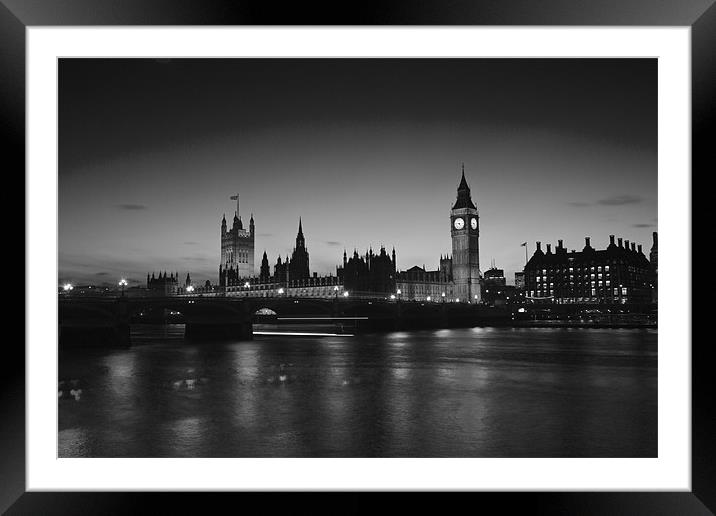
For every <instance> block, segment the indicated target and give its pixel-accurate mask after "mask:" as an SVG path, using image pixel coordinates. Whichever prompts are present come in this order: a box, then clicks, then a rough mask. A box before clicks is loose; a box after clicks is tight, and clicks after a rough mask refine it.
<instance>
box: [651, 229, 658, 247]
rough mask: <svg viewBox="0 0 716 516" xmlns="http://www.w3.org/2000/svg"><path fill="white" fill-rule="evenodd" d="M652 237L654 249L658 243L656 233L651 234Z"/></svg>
mask: <svg viewBox="0 0 716 516" xmlns="http://www.w3.org/2000/svg"><path fill="white" fill-rule="evenodd" d="M652 236H653V237H654V247H656V245H657V244H658V243H659V241H658V239H657V233H656V231H654V232H653V233H652Z"/></svg>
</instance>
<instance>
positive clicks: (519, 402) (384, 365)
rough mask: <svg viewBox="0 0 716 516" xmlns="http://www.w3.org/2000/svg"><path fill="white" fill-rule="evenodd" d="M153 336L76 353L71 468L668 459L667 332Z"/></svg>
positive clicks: (63, 399) (65, 376) (67, 418)
mask: <svg viewBox="0 0 716 516" xmlns="http://www.w3.org/2000/svg"><path fill="white" fill-rule="evenodd" d="M146 331H147V333H146V338H145V339H144V340H142V339H143V337H144V334H142V333H141V332H139V333H137V332H135V334H134V338H135V342H137V345H135V346H134V347H133V348H132V349H130V350H120V351H116V350H115V351H96V350H94V351H91V352H81V351H79V350H77V351H75V352H72V353H62V354H61V355H60V379H61V381H64V382H66V383H65V384H63V385H59V386H58V392H59V391H61V390H62V391H67V392H68V393H69V391H70V389H74V390H75V391H77V390H78V389H82V393H81V395H80V397H79V399H75V397H74V396H69V395H67V396H60V395H59V394H58V403H59V416H60V418H59V450H58V452H59V454H60V456H97V457H105V456H106V457H109V456H135V457H141V456H148V457H153V456H182V457H186V456H196V457H221V456H226V457H242V456H257V457H264V456H279V457H302V456H304V457H305V456H308V457H310V456H317V457H322V456H341V457H370V456H385V457H395V456H419V457H430V456H454V457H460V456H484V457H491V456H498V457H499V456H507V457H514V456H520V457H522V456H655V455H656V443H657V439H656V402H657V396H656V380H657V374H656V372H657V368H656V366H657V353H656V351H657V345H656V343H657V334H656V332H655V331H618V330H617V331H615V330H586V329H585V330H563V329H534V330H532V329H495V328H472V329H464V330H462V329H460V330H438V331H432V330H431V331H416V332H394V333H388V334H382V335H381V334H375V335H361V336H356V337H354V338H351V339H340V338H332V337H327V338H291V337H281V336H270V337H269V336H263V337H257V338H256V339H255V340H253V341H245V342H238V341H236V342H224V343H198V344H197V343H188V342H184V341H183V338H182V336H181V332H179V331H176V329H173V331H172V333H171V334H169V335H167V333H166V329H164V330H162V333H159V334H158V335H159V336H157V334H156V333H154V334H153V333H151V331H149V330H146ZM72 380H75V381H76V382H77V385H72V384H71V383H70V382H71V381H72Z"/></svg>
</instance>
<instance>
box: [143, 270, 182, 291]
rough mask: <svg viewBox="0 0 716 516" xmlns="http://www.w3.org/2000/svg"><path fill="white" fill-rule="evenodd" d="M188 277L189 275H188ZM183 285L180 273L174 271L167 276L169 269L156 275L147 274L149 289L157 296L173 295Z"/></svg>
mask: <svg viewBox="0 0 716 516" xmlns="http://www.w3.org/2000/svg"><path fill="white" fill-rule="evenodd" d="M187 277H188V275H187ZM182 287H183V285H181V284H180V283H179V273H178V272H177V273H176V275H175V274H174V273H173V272H172V273H171V274H170V275H169V276H167V271H164V273H163V274H162V273H161V272H160V273H159V274H158V275H157V276H155V275H154V273H152V275H151V276H150V275H149V274H147V290H149V291H150V293H151V294H152V295H155V296H173V295H176V294H177V293H178V292H179V291H180V289H181V288H182Z"/></svg>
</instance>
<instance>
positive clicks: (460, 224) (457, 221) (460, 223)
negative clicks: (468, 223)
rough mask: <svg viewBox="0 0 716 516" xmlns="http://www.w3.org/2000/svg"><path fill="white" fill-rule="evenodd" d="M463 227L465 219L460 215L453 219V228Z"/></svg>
mask: <svg viewBox="0 0 716 516" xmlns="http://www.w3.org/2000/svg"><path fill="white" fill-rule="evenodd" d="M463 227H465V221H464V220H462V219H461V218H460V217H458V218H456V219H455V229H462V228H463Z"/></svg>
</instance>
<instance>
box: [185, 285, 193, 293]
mask: <svg viewBox="0 0 716 516" xmlns="http://www.w3.org/2000/svg"><path fill="white" fill-rule="evenodd" d="M186 291H187V292H189V293H190V294H191V293H192V292H194V285H189V286H188V287H187V288H186Z"/></svg>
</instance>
